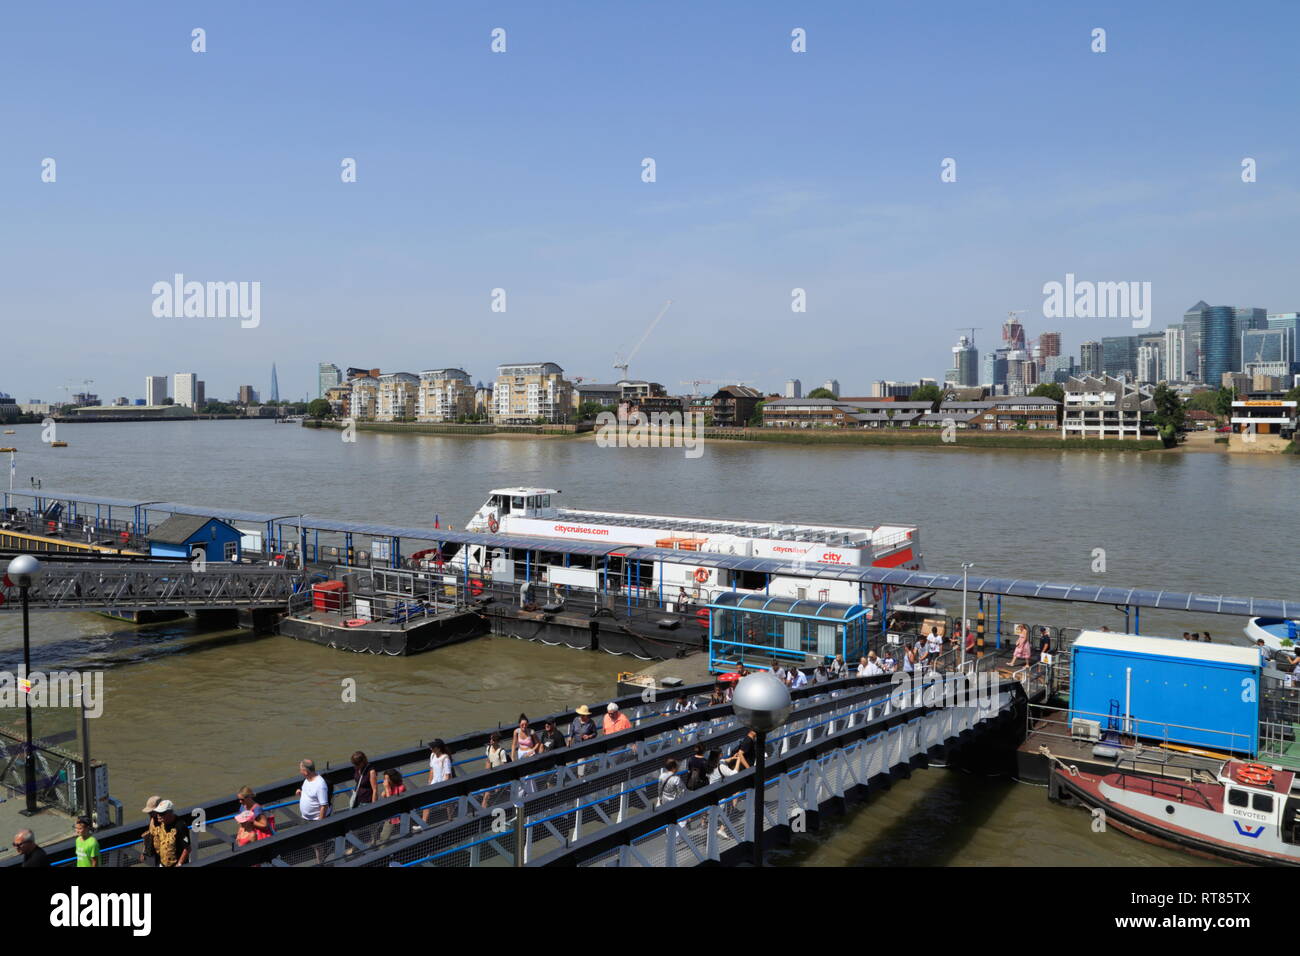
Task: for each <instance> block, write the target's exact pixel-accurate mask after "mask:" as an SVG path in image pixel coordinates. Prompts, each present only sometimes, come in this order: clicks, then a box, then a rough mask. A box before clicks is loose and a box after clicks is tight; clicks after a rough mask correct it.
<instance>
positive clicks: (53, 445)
mask: <svg viewBox="0 0 1300 956" xmlns="http://www.w3.org/2000/svg"><path fill="white" fill-rule="evenodd" d="M50 447H51V448H67V447H68V443H67V442H65V441H52V442H50Z"/></svg>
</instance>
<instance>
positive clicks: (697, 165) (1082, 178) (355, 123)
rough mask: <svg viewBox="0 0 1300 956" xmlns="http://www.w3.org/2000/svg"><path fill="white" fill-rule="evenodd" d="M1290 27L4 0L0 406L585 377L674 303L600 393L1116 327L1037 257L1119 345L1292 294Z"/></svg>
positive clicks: (1159, 9) (1277, 16)
mask: <svg viewBox="0 0 1300 956" xmlns="http://www.w3.org/2000/svg"><path fill="white" fill-rule="evenodd" d="M1298 26H1300V5H1296V4H1295V3H1293V2H1291V3H1284V2H1260V3H1253V4H1250V5H1249V6H1248V7H1244V8H1243V7H1232V6H1231V5H1224V4H1221V3H1206V2H1199V0H1196V2H1179V3H1164V2H1160V3H1143V4H1127V3H1113V4H1112V3H1083V2H1054V3H1037V2H1025V3H1021V2H1004V3H993V2H984V3H974V2H961V3H958V2H952V3H946V2H930V3H924V4H920V3H915V2H871V3H862V2H844V3H833V2H822V3H817V4H808V5H805V4H796V3H789V2H787V3H776V2H761V0H753V2H725V0H711V2H709V3H707V4H699V3H685V2H682V3H676V2H657V3H654V4H632V3H617V2H605V3H596V2H590V3H572V2H563V0H555V2H547V3H544V4H541V3H535V2H531V3H496V2H493V3H483V2H479V3H469V2H464V3H433V2H414V0H412V2H385V0H372V2H368V3H364V4H360V3H339V2H328V0H313V2H311V3H275V4H266V3H254V2H232V0H223V2H220V3H204V2H193V3H185V4H178V3H175V2H166V3H164V2H158V3H150V2H135V3H130V4H102V3H91V2H81V3H72V4H67V5H60V8H59V15H58V16H57V17H55V16H52V15H50V12H49V10H47V9H45V8H44V7H42V6H41V5H38V4H22V5H11V6H10V7H9V8H8V9H7V11H6V14H5V18H4V24H3V29H0V82H2V83H3V88H4V90H5V91H6V93H5V95H4V96H3V97H0V130H2V131H3V135H2V136H0V222H3V228H0V262H2V263H3V265H0V289H2V290H3V292H2V293H0V391H5V392H9V393H10V394H12V395H14V396H15V397H16V398H18V400H19V401H27V400H28V399H31V398H41V399H44V400H46V401H51V400H55V399H59V398H62V397H63V395H64V391H63V386H65V385H76V386H78V388H80V387H81V386H82V384H83V383H84V382H85V381H86V380H91V381H92V382H93V385H91V386H90V390H92V391H95V392H97V393H98V394H100V395H101V397H103V398H105V399H106V400H111V398H112V397H116V396H119V395H122V396H126V397H129V398H135V397H142V396H143V395H144V378H145V376H146V375H150V374H159V375H169V376H170V375H172V374H174V373H176V372H195V373H197V374H198V376H199V378H200V379H203V380H204V381H205V382H206V383H207V394H208V396H209V397H215V398H231V397H233V396H234V394H235V392H236V389H237V388H238V386H239V385H243V384H249V385H252V386H254V387H255V388H257V389H259V390H261V391H262V394H263V397H264V398H265V397H268V396H269V386H270V369H271V363H272V362H275V363H276V364H277V365H278V370H279V381H280V392H281V397H283V398H301V397H303V396H304V395H306V396H309V397H315V396H316V372H317V365H318V363H320V362H333V363H335V364H337V365H339V366H341V367H347V366H350V365H352V366H361V367H367V368H374V367H378V368H381V369H383V370H385V371H412V372H418V371H420V370H422V369H427V368H440V367H446V366H459V367H462V368H465V369H466V370H467V371H468V372H469V373H470V374H471V375H472V376H473V377H474V378H475V379H476V380H478V379H481V380H484V381H491V380H492V379H493V378H494V377H495V367H496V365H498V364H499V363H505V362H521V361H553V362H557V363H559V364H560V365H561V366H562V367H563V368H564V369H565V371H566V373H568V374H569V375H570V376H583V377H584V378H586V379H587V380H588V381H612V380H614V379H616V378H617V377H618V374H619V373H617V372H616V371H615V370H614V368H613V364H614V362H615V361H616V360H617V357H618V356H620V355H626V354H627V353H628V352H630V351H631V350H632V349H633V347H634V346H635V345H636V344H637V342H638V341H639V340H640V339H641V338H642V336H643V335H644V333H645V332H646V329H647V328H648V327H649V326H650V324H651V322H652V320H653V319H654V318H655V316H656V315H657V314H658V313H659V312H660V310H661V308H662V307H663V305H664V303H665V302H667V301H669V300H671V301H672V306H671V307H670V308H669V310H668V311H667V313H665V314H664V316H663V318H662V320H661V321H660V322H659V323H658V325H657V326H656V327H655V328H654V330H653V332H652V333H651V334H650V335H649V337H648V338H647V339H646V341H645V344H644V345H643V346H642V347H641V348H640V350H639V351H637V352H636V354H635V355H633V356H632V357H631V358H630V361H629V364H630V375H631V376H632V377H635V378H647V379H651V380H654V381H659V382H662V383H664V384H665V385H667V386H669V388H670V389H671V390H686V391H689V390H690V386H689V385H687V386H685V387H684V388H683V387H682V386H680V384H679V383H681V382H689V381H692V380H695V379H702V380H706V381H710V382H714V383H718V384H723V383H726V382H734V381H747V382H749V383H751V384H754V385H756V386H758V387H760V388H763V389H770V390H779V389H780V388H781V386H782V384H783V383H784V381H785V380H786V379H787V378H790V377H795V378H799V379H801V380H803V382H804V385H805V388H806V389H807V388H811V387H814V386H815V385H818V384H820V383H821V382H822V381H823V380H825V379H828V378H835V379H838V380H839V382H840V383H841V387H842V389H843V391H844V393H845V394H866V393H868V390H869V388H870V384H871V382H873V381H875V380H878V379H895V380H915V379H916V378H917V377H919V376H928V377H934V378H940V379H941V378H942V377H943V372H944V370H945V369H946V368H948V367H949V365H950V364H951V351H950V350H951V347H952V345H953V344H955V342H956V338H957V336H958V335H960V334H963V332H962V331H959V329H969V328H970V327H976V328H977V331H976V332H975V337H976V345H977V346H979V347H980V348H981V350H983V349H984V348H985V347H988V346H992V345H994V344H995V343H996V341H997V338H998V335H999V327H1000V325H1001V323H1002V322H1003V321H1004V320H1005V319H1006V316H1007V313H1008V312H1009V311H1011V310H1021V309H1024V310H1027V312H1026V314H1025V315H1022V316H1021V319H1022V321H1024V323H1025V325H1026V329H1027V332H1028V335H1029V336H1030V337H1031V338H1032V337H1034V336H1036V335H1037V334H1038V333H1040V332H1043V331H1061V332H1062V333H1063V334H1064V341H1063V345H1064V349H1065V350H1066V351H1067V352H1070V353H1072V354H1074V355H1076V357H1077V354H1078V344H1079V342H1081V341H1083V340H1085V339H1092V338H1100V337H1101V336H1103V335H1124V334H1132V331H1133V330H1132V328H1131V322H1130V321H1129V320H1128V319H1127V318H1109V319H1047V318H1044V316H1043V303H1044V293H1043V286H1044V284H1045V283H1048V282H1052V281H1057V282H1063V281H1064V279H1065V276H1066V274H1067V273H1071V274H1074V275H1075V276H1076V277H1077V278H1078V279H1085V280H1093V281H1140V282H1150V283H1151V289H1152V293H1151V294H1152V301H1153V305H1154V315H1153V321H1152V323H1151V330H1152V331H1154V330H1158V329H1160V328H1163V326H1164V325H1165V324H1167V323H1169V322H1176V321H1180V320H1181V316H1182V313H1183V312H1184V310H1185V309H1186V308H1187V307H1189V306H1190V305H1192V304H1193V303H1195V302H1196V301H1197V300H1200V299H1204V300H1205V301H1206V302H1209V303H1210V304H1212V305H1219V304H1222V305H1240V306H1261V307H1264V308H1267V309H1268V310H1269V311H1277V312H1282V311H1297V310H1300V290H1298V289H1296V287H1295V286H1296V279H1295V277H1296V269H1295V262H1296V254H1297V239H1296V237H1295V233H1296V229H1295V226H1294V223H1295V221H1296V218H1297V213H1298V212H1300V191H1298V190H1297V185H1296V183H1297V175H1298V174H1300V149H1298V148H1297V147H1298V144H1297V136H1298V135H1300V134H1298V133H1297V129H1298V126H1300V124H1297V123H1296V106H1297V97H1298V94H1300V81H1297V79H1296V75H1295V69H1294V60H1295V44H1294V37H1295V35H1296V30H1297V27H1298ZM196 28H201V29H202V30H203V31H205V36H204V39H205V43H206V50H205V52H201V53H198V52H194V51H193V49H192V44H193V43H194V39H193V36H192V31H193V30H194V29H196ZM498 28H499V29H501V30H504V31H505V44H506V49H505V52H500V53H498V52H493V50H492V48H491V45H492V42H493V38H492V31H493V30H494V29H498ZM1097 28H1101V29H1103V30H1105V44H1106V49H1105V52H1093V50H1092V47H1093V45H1094V42H1095V41H1094V39H1093V31H1094V30H1095V29H1097ZM795 29H802V30H803V31H805V35H806V52H802V53H796V52H794V51H793V50H792V48H791V46H792V43H793V42H794V41H793V39H792V35H791V33H792V31H793V30H795ZM1247 157H1249V158H1251V159H1253V160H1254V161H1255V164H1256V177H1257V178H1256V181H1255V182H1252V183H1245V182H1243V181H1242V161H1243V159H1244V158H1247ZM646 158H651V159H653V160H654V163H655V169H654V172H655V177H654V181H653V182H646V181H644V180H643V160H644V159H646ZM948 158H951V159H953V160H955V163H956V167H955V168H956V180H955V181H953V182H944V181H942V180H941V175H940V174H941V171H942V169H941V164H942V163H943V161H944V160H945V159H948ZM46 159H53V160H54V173H55V178H54V181H53V182H47V181H43V178H42V177H43V170H44V169H45V168H46V166H45V163H44V161H45V160H46ZM345 159H353V160H355V163H356V181H355V182H343V181H342V175H341V173H342V164H343V161H344V160H345ZM45 175H46V176H47V177H48V173H46V174H45ZM177 273H180V274H183V275H184V276H185V278H186V280H187V281H198V282H250V283H251V282H257V283H260V286H259V288H260V314H259V316H258V322H257V325H256V326H255V327H248V328H245V327H243V326H244V325H245V324H248V323H241V322H240V320H239V319H237V318H213V317H206V318H204V317H185V316H176V317H168V316H166V315H163V316H159V315H155V314H154V313H155V304H156V303H155V293H154V292H153V288H154V284H155V283H158V282H168V283H170V282H171V281H172V277H173V276H174V275H175V274H177ZM495 289H503V290H505V311H504V312H494V311H493V310H492V307H493V302H494V299H493V290H495ZM794 289H802V290H804V294H805V297H806V311H804V312H795V311H792V308H791V305H792V301H793V300H792V290H794ZM497 302H498V304H499V302H500V300H499V298H498V299H497ZM965 334H969V333H968V332H966V333H965Z"/></svg>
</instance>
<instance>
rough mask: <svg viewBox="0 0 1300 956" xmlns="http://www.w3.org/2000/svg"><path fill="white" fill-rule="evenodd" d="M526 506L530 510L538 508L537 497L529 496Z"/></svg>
mask: <svg viewBox="0 0 1300 956" xmlns="http://www.w3.org/2000/svg"><path fill="white" fill-rule="evenodd" d="M526 506H527V507H528V508H529V509H530V510H531V509H533V508H536V507H537V496H536V495H529V496H528V501H527V502H526Z"/></svg>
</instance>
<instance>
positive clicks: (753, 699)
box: [731, 671, 794, 866]
mask: <svg viewBox="0 0 1300 956" xmlns="http://www.w3.org/2000/svg"><path fill="white" fill-rule="evenodd" d="M793 706H794V702H793V701H792V700H791V699H790V689H789V688H788V687H786V686H785V684H783V683H781V681H779V680H777V678H776V676H775V675H774V674H772V673H770V672H768V671H757V672H755V673H753V674H750V675H749V676H748V677H744V678H742V679H741V680H740V682H739V683H738V684H736V690H735V693H733V694H732V697H731V709H732V710H733V711H734V712H735V714H736V717H737V718H738V719H739V720H740V722H741V723H742V724H744V725H745V726H746V727H749V728H750V729H752V730H753V731H755V732H756V734H757V735H758V739H757V740H756V741H755V742H756V743H757V744H758V747H757V748H756V752H755V754H754V865H755V866H762V865H763V790H764V788H765V785H766V783H767V780H766V771H767V767H766V759H767V732H768V731H769V730H775V729H776V728H778V727H780V726H781V725H782V724H784V723H785V720H786V718H787V717H789V716H790V709H791V707H793Z"/></svg>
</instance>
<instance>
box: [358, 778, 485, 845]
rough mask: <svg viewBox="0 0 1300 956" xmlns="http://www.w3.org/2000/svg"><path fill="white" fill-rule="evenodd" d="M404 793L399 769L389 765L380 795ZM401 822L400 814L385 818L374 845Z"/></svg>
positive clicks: (404, 789)
mask: <svg viewBox="0 0 1300 956" xmlns="http://www.w3.org/2000/svg"><path fill="white" fill-rule="evenodd" d="M404 793H406V783H405V781H403V780H402V773H401V771H400V770H398V769H397V768H395V767H389V768H388V769H387V770H385V771H384V783H383V789H382V790H381V793H380V795H381V796H382V797H383V798H384V799H388V798H389V797H400V796H401V795H402V794H404ZM486 799H487V797H486V796H485V797H484V800H485V801H486ZM401 823H402V818H401V817H400V816H396V817H389V818H388V819H387V820H385V821H384V825H383V826H382V827H381V828H380V830H379V839H378V840H376V841H375V846H382V845H383V844H385V843H387V842H388V838H389V837H391V836H392V835H393V831H394V830H396V829H397V828H398V827H399V826H400V825H401Z"/></svg>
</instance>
